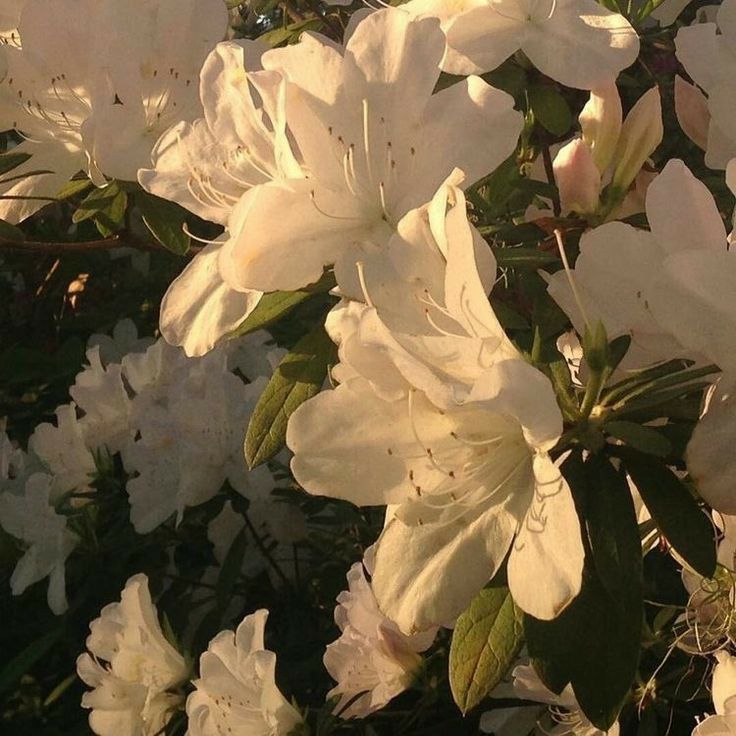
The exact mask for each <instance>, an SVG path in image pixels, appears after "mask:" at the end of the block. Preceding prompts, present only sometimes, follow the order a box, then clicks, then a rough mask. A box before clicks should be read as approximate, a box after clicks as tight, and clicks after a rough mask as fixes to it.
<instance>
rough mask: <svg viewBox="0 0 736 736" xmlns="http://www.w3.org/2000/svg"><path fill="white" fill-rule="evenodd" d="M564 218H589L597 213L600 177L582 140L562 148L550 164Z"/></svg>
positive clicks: (578, 139) (573, 141) (576, 140)
mask: <svg viewBox="0 0 736 736" xmlns="http://www.w3.org/2000/svg"><path fill="white" fill-rule="evenodd" d="M552 170H553V171H554V174H555V181H556V182H557V189H558V190H559V192H560V205H561V207H562V212H563V214H565V213H567V212H578V213H580V214H592V213H593V212H595V211H596V210H597V209H598V197H599V195H600V191H601V173H600V171H598V167H597V166H596V165H595V161H594V159H593V155H592V153H591V151H590V149H589V148H588V146H587V145H586V144H585V141H583V140H582V139H581V138H576V139H575V140H572V141H570V142H569V143H567V144H566V145H564V146H563V147H562V148H561V149H560V150H559V152H558V153H557V156H555V160H554V162H553V163H552Z"/></svg>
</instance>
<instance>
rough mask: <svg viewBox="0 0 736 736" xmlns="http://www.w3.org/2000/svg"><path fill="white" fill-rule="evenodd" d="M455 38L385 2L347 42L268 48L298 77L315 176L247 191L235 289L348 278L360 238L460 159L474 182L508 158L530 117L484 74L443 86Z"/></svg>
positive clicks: (228, 271) (229, 261) (227, 257)
mask: <svg viewBox="0 0 736 736" xmlns="http://www.w3.org/2000/svg"><path fill="white" fill-rule="evenodd" d="M444 45H445V44H444V36H443V34H442V32H441V31H440V29H439V25H438V23H437V21H435V20H431V19H427V20H419V21H417V20H414V21H413V20H411V19H410V17H409V16H408V14H407V13H402V12H397V11H395V10H393V9H385V10H381V11H378V12H376V13H373V14H370V15H368V16H367V17H366V18H364V19H363V20H361V21H360V22H359V23H358V24H357V26H356V27H355V29H354V31H353V32H352V34H351V35H350V37H349V39H348V41H347V44H346V46H345V49H344V50H342V49H340V48H338V47H336V46H335V45H334V44H333V43H331V42H329V41H327V40H326V39H323V38H321V37H319V36H316V35H311V34H305V35H304V36H303V37H302V40H301V41H300V43H298V44H295V45H292V46H287V47H285V48H281V49H273V50H271V51H269V52H268V53H266V54H264V55H263V65H264V67H265V68H266V69H269V70H272V71H277V72H280V73H281V74H283V75H284V77H285V78H286V79H287V80H288V85H287V100H286V110H287V124H288V129H289V132H290V134H291V135H292V136H293V139H294V141H295V143H296V145H297V146H298V149H299V154H300V156H301V160H302V161H303V166H304V169H305V171H306V172H307V178H302V179H293V178H292V179H288V180H283V181H274V182H272V183H269V184H263V185H261V186H259V187H256V188H254V189H252V190H251V192H250V194H249V195H248V197H246V198H243V199H241V200H240V202H239V203H238V205H237V207H236V209H235V210H234V212H233V216H232V218H231V219H230V221H229V230H230V232H231V233H232V234H233V236H232V237H231V238H230V240H229V241H228V242H227V243H226V245H225V246H223V248H224V250H223V253H222V256H221V260H220V267H221V274H222V276H223V278H225V280H226V281H227V282H228V283H229V284H230V285H231V286H232V287H233V288H257V289H262V290H275V289H286V290H289V289H295V288H299V287H302V286H305V285H307V284H310V283H313V282H316V281H317V280H318V279H319V278H320V277H321V276H322V273H323V269H324V267H325V266H328V265H331V264H335V268H336V275H337V281H338V284H339V285H340V286H342V285H343V282H344V281H345V280H351V279H352V278H353V271H354V269H355V265H354V263H355V260H356V259H355V257H354V256H355V254H356V252H358V253H359V252H360V245H359V244H360V243H361V242H362V241H364V240H366V239H370V240H372V242H374V243H376V245H378V246H380V245H381V244H382V243H383V242H385V241H386V240H387V239H388V237H390V235H391V233H392V232H393V230H394V228H395V227H396V226H397V224H398V222H399V220H400V219H401V217H402V216H403V215H404V214H405V213H406V212H408V211H409V210H410V209H412V208H413V207H417V206H419V205H422V204H424V203H425V202H426V201H428V200H429V199H430V198H431V197H432V195H433V194H434V192H435V190H436V189H437V187H438V186H439V185H440V184H441V183H442V181H443V180H444V179H445V178H446V177H447V176H448V175H449V174H450V173H451V172H452V171H453V169H454V168H455V167H461V168H462V169H463V170H464V171H465V173H466V175H467V177H466V178H467V181H468V182H469V183H470V182H473V181H476V180H477V179H479V178H480V177H482V176H484V175H486V174H488V173H489V172H491V171H493V170H494V169H495V168H496V167H497V166H498V165H499V164H500V163H501V162H502V161H503V160H505V159H506V158H507V157H508V155H509V154H510V153H511V152H512V151H513V150H514V148H515V146H516V142H517V139H518V136H519V132H520V130H521V127H522V118H521V115H520V114H519V113H518V112H516V111H514V110H513V100H512V98H511V97H510V96H509V95H507V94H506V93H504V92H500V91H498V90H496V89H494V88H492V87H490V86H489V85H487V84H486V83H485V82H483V81H482V80H481V79H480V78H479V77H469V78H468V79H466V80H464V81H463V82H459V83H457V84H453V85H451V86H450V87H447V88H446V89H444V90H442V91H441V92H438V93H436V94H433V90H434V88H435V85H436V83H437V80H438V78H439V75H440V69H439V62H440V59H441V57H442V54H443V50H444Z"/></svg>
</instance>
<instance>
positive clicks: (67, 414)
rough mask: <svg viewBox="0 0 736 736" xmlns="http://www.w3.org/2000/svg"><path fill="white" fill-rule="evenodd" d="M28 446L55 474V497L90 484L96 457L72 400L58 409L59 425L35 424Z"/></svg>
mask: <svg viewBox="0 0 736 736" xmlns="http://www.w3.org/2000/svg"><path fill="white" fill-rule="evenodd" d="M28 449H29V450H31V451H32V452H33V453H34V454H35V455H36V456H37V457H38V458H40V459H41V460H42V461H43V463H44V465H45V466H46V467H47V468H48V470H49V471H50V472H51V473H52V475H53V476H54V490H53V497H54V499H57V498H59V496H61V495H63V494H65V493H68V492H69V491H77V490H86V489H88V488H89V484H90V482H91V481H92V478H93V476H94V475H95V472H96V466H95V460H94V456H93V455H92V452H91V451H90V448H89V445H88V444H87V440H86V437H85V432H84V425H83V424H82V422H81V421H80V420H79V419H77V411H76V406H75V405H74V404H73V403H72V404H65V405H64V406H60V407H59V408H58V409H57V410H56V426H54V425H53V424H49V423H47V422H44V423H43V424H39V425H38V426H37V427H36V429H35V430H34V432H33V434H32V435H31V438H30V439H29V440H28Z"/></svg>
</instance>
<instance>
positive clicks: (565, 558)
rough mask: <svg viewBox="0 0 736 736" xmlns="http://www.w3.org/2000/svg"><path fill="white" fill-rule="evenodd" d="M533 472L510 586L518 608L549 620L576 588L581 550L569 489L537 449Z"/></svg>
mask: <svg viewBox="0 0 736 736" xmlns="http://www.w3.org/2000/svg"><path fill="white" fill-rule="evenodd" d="M534 477H535V492H534V501H533V502H532V504H531V505H530V507H529V510H528V511H527V514H526V516H525V518H524V521H523V522H522V525H521V529H520V531H519V533H518V534H517V536H516V539H515V540H514V544H513V548H512V551H511V556H510V557H509V564H508V577H509V590H510V591H511V595H512V596H513V598H514V601H515V602H516V604H517V605H518V606H519V607H520V608H522V609H523V610H524V611H526V612H527V613H529V614H531V615H532V616H534V617H535V618H539V619H544V620H547V619H552V618H555V617H556V616H557V615H559V613H560V612H561V611H562V610H563V609H564V608H565V607H566V606H567V605H568V604H569V603H570V602H571V601H572V600H573V599H574V598H575V596H576V595H577V594H578V593H579V592H580V586H581V585H582V574H583V560H584V557H585V553H584V550H583V543H582V538H581V535H580V522H579V520H578V515H577V512H576V511H575V504H574V503H573V500H572V494H571V492H570V488H569V486H568V485H567V481H566V480H565V479H564V478H563V477H562V475H561V473H560V470H559V468H557V466H556V465H555V464H554V463H553V462H552V460H551V459H550V458H549V457H548V456H547V455H537V456H536V457H535V458H534Z"/></svg>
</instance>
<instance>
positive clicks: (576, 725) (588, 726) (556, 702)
mask: <svg viewBox="0 0 736 736" xmlns="http://www.w3.org/2000/svg"><path fill="white" fill-rule="evenodd" d="M513 676H514V683H513V690H514V694H515V696H516V697H517V698H522V699H523V700H534V701H536V702H538V703H546V704H547V705H548V706H549V713H550V716H551V718H552V721H553V724H554V725H553V726H552V728H551V729H549V730H546V729H540V732H541V733H544V734H548V736H606V734H607V736H618V733H619V724H618V721H616V723H614V724H613V726H611V728H610V729H609V730H608V731H601V730H600V729H599V728H597V727H596V726H594V725H593V724H592V723H591V722H590V721H589V720H588V718H587V716H586V715H585V713H583V711H582V710H581V708H580V705H579V704H578V701H577V699H576V697H575V693H574V692H573V690H572V687H571V686H570V685H567V686H566V687H565V689H564V690H563V691H562V692H561V693H560V694H559V695H556V694H555V693H553V692H552V691H551V690H548V689H547V688H546V687H545V686H544V684H543V683H542V681H541V680H540V679H539V676H538V675H537V673H536V672H535V671H534V668H533V667H530V666H529V665H519V666H518V667H516V668H515V669H514V672H513Z"/></svg>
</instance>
